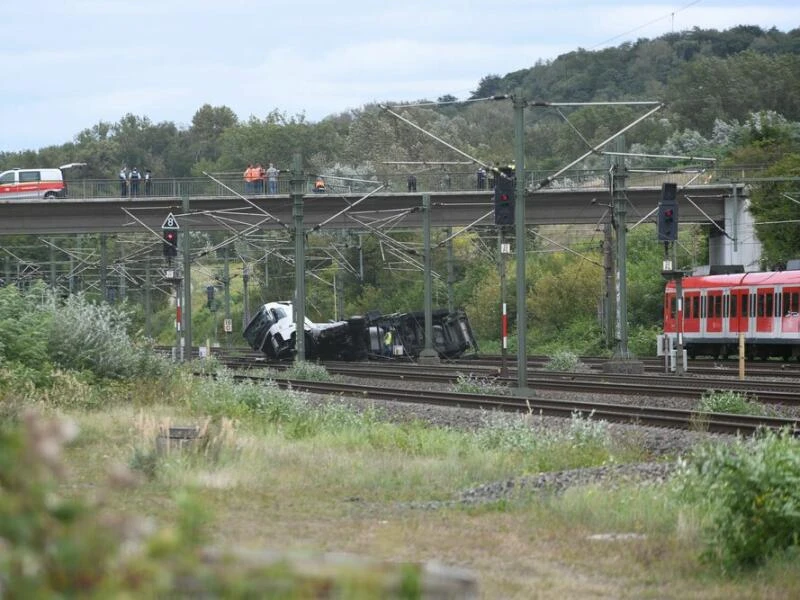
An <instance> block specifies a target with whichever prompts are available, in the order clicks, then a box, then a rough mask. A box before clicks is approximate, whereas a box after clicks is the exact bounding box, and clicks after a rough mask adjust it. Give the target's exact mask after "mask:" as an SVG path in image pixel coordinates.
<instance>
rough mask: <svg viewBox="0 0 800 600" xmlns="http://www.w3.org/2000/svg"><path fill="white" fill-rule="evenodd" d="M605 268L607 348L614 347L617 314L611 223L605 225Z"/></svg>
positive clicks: (604, 308)
mask: <svg viewBox="0 0 800 600" xmlns="http://www.w3.org/2000/svg"><path fill="white" fill-rule="evenodd" d="M603 270H604V271H605V286H604V287H605V290H604V291H605V296H604V298H605V305H604V306H603V310H604V311H605V313H604V323H605V330H606V331H605V334H606V336H605V337H606V348H613V347H614V331H615V327H614V325H615V323H614V315H615V314H616V310H617V309H616V306H615V302H614V300H615V297H616V296H615V293H614V243H613V239H612V228H611V223H606V224H605V226H604V227H603Z"/></svg>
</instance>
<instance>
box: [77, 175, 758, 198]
mask: <svg viewBox="0 0 800 600" xmlns="http://www.w3.org/2000/svg"><path fill="white" fill-rule="evenodd" d="M762 172H763V169H761V168H747V167H745V168H741V167H738V168H726V169H710V170H708V171H706V172H704V173H702V174H700V175H699V177H698V176H697V175H698V174H697V172H687V171H683V172H675V173H655V172H639V171H635V170H631V171H629V172H628V176H627V186H628V187H659V186H661V184H662V183H665V182H668V183H678V184H679V185H680V184H686V183H689V182H690V181H691V183H692V184H693V185H702V184H713V183H716V184H719V183H728V182H733V181H741V180H742V179H744V178H746V177H757V176H758V175H760V174H761V173H762ZM551 174H552V171H531V172H528V173H527V174H526V175H527V180H528V181H527V183H528V189H533V188H534V187H537V186H538V184H539V182H541V181H543V180H544V179H546V178H547V177H548V176H550V175H551ZM213 175H214V178H215V179H217V180H218V181H220V182H221V183H222V184H224V185H221V184H220V183H217V182H215V181H213V180H212V179H209V178H208V177H182V178H161V177H157V178H154V179H153V180H152V182H151V184H150V186H149V188H146V187H145V183H144V181H140V182H139V186H138V193H137V194H135V195H132V194H131V193H130V186H129V187H128V192H127V193H126V194H122V190H121V185H120V180H119V179H71V178H70V179H68V193H69V197H70V198H73V199H82V198H85V199H93V198H109V199H110V198H127V199H136V198H147V197H154V198H159V197H161V198H163V197H174V198H180V197H183V196H188V197H215V198H227V197H229V198H235V197H236V195H237V194H241V195H243V196H247V197H252V196H264V195H265V194H264V193H263V192H261V193H256V194H253V193H251V192H249V191H247V190H246V188H245V182H244V179H243V178H242V177H241V175H238V174H237V175H231V174H213ZM407 177H408V176H407V174H403V173H399V174H398V173H380V174H377V175H374V176H373V177H372V178H371V180H364V179H351V178H347V177H345V176H338V175H328V176H325V180H326V184H327V188H328V190H327V192H326V193H329V194H366V193H368V192H370V191H372V190H374V189H375V188H376V187H377V186H379V185H382V184H384V185H386V188H387V189H388V190H389V191H392V192H395V193H397V192H408V191H415V192H416V193H423V192H467V191H477V190H481V189H483V190H486V191H487V192H488V191H490V190H491V189H492V187H493V185H494V179H493V177H492V176H491V174H490V175H489V176H487V178H486V181H485V184H484V186H483V188H479V186H478V179H477V176H476V173H475V172H443V171H438V170H437V171H428V172H422V173H418V174H416V177H417V181H416V189H415V190H409V186H408V182H407ZM607 181H608V171H607V170H605V169H585V170H572V171H567V172H565V173H563V174H562V175H560V176H559V177H558V178H556V179H554V180H553V181H551V182H550V183H549V184H548V185H547V189H560V190H580V189H608V183H607ZM313 182H314V181H313V178H311V177H308V178H306V181H305V182H304V186H305V190H306V193H309V194H310V193H312V191H313ZM230 190H234V191H233V192H232V191H230ZM234 192H235V193H234ZM290 192H291V176H290V175H289V174H284V175H281V176H280V177H279V179H278V195H288V194H289V193H290Z"/></svg>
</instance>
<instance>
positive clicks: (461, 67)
mask: <svg viewBox="0 0 800 600" xmlns="http://www.w3.org/2000/svg"><path fill="white" fill-rule="evenodd" d="M742 24H744V25H759V26H761V27H763V28H765V29H768V28H771V27H777V28H778V29H779V30H781V31H789V30H791V29H794V28H797V27H800V2H798V1H797V0H774V1H772V0H761V1H759V0H750V1H746V0H699V1H698V0H695V1H694V2H692V1H690V0H685V1H682V2H681V1H679V0H675V1H674V2H668V1H667V2H646V1H635V0H614V1H612V0H599V1H594V0H593V1H590V2H573V1H566V2H563V1H557V0H547V1H539V0H507V1H505V2H474V1H472V0H400V1H394V2H392V1H387V0H339V1H338V2H334V1H330V0H324V1H323V0H294V1H289V2H276V1H273V0H262V1H258V0H213V1H211V0H191V1H190V0H138V1H137V2H127V1H126V2H122V1H118V0H4V2H3V4H2V21H1V25H0V32H2V35H0V64H2V72H3V78H2V79H3V86H2V87H3V91H2V93H0V122H1V123H2V130H1V131H2V136H0V151H19V150H25V149H38V148H41V147H44V146H48V145H54V144H62V143H65V142H68V141H71V140H72V139H73V138H74V136H75V135H76V134H77V133H79V132H80V131H81V130H83V129H86V128H89V127H92V126H93V125H95V124H97V123H98V122H99V121H106V122H116V121H118V120H119V119H120V118H121V117H123V116H124V115H125V114H127V113H132V114H134V115H137V116H142V117H145V116H146V117H149V118H150V119H151V120H152V121H153V122H160V121H172V122H174V123H176V124H177V125H179V126H188V125H189V124H190V123H191V119H192V116H193V115H194V113H195V112H196V111H197V109H198V108H200V106H202V105H203V104H206V103H209V104H211V105H213V106H220V105H225V106H228V107H230V108H231V109H232V110H233V111H234V112H235V113H236V114H237V115H238V116H239V118H240V119H247V118H248V117H250V116H251V115H254V116H256V117H259V118H264V117H265V116H266V115H267V114H268V113H269V112H271V111H272V110H275V109H277V110H278V111H280V112H283V113H286V114H287V115H289V116H292V115H298V114H301V113H302V114H305V116H306V118H307V119H309V120H311V121H318V120H320V119H322V118H324V117H325V116H328V115H331V114H336V113H340V112H343V111H346V110H349V109H353V108H358V107H360V106H363V105H364V104H365V103H369V102H376V101H380V102H384V101H413V100H418V99H422V98H426V99H431V100H435V99H436V98H438V97H440V96H443V95H445V94H451V95H453V96H455V97H457V98H461V99H463V98H466V97H468V96H469V95H470V93H471V92H472V91H473V90H475V89H477V86H478V83H479V82H480V80H481V78H483V77H485V76H486V75H492V74H495V75H501V76H502V75H505V74H506V73H509V72H511V71H515V70H518V69H523V68H527V67H531V66H533V65H534V64H535V63H536V61H537V60H550V59H553V58H555V57H557V56H558V55H559V54H563V53H565V52H569V51H572V50H575V49H577V48H579V47H580V48H584V49H587V50H596V49H600V48H603V47H607V46H617V45H619V44H622V43H623V42H625V41H630V40H635V39H637V38H650V39H652V38H655V37H658V36H660V35H663V34H664V33H668V32H670V31H682V30H686V29H691V28H693V27H701V28H714V29H718V30H722V29H727V28H730V27H733V26H736V25H742ZM26 166H30V165H26Z"/></svg>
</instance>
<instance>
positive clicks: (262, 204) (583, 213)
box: [0, 171, 752, 264]
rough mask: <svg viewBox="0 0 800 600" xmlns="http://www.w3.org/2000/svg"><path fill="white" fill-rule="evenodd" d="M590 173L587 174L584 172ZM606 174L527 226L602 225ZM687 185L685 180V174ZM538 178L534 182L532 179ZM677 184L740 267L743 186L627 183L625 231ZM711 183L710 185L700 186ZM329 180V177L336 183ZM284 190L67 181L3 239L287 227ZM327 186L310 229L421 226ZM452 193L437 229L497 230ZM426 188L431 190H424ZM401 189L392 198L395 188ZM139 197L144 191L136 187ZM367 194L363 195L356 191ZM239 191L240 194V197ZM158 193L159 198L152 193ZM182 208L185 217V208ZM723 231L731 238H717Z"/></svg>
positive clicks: (535, 204) (15, 207)
mask: <svg viewBox="0 0 800 600" xmlns="http://www.w3.org/2000/svg"><path fill="white" fill-rule="evenodd" d="M587 173H589V174H587ZM602 174H603V172H587V171H581V172H580V176H577V175H574V174H573V175H572V176H571V177H565V178H564V179H562V180H556V181H554V182H553V183H552V184H551V185H550V186H548V187H546V188H542V189H540V190H538V191H536V192H528V193H527V194H526V197H525V221H526V223H527V224H528V225H530V226H538V225H556V224H600V223H603V222H606V221H607V220H608V219H609V218H610V203H611V194H610V192H609V189H608V187H607V186H605V185H603V181H602V179H601V178H600V175H602ZM683 177H684V179H688V178H686V176H683ZM534 179H535V174H531V180H534ZM676 179H677V182H678V183H679V188H678V189H679V192H678V201H679V204H680V222H681V224H689V223H699V224H710V223H711V222H714V223H717V224H718V225H719V229H718V228H716V227H714V228H712V237H711V252H712V261H713V262H718V263H719V264H729V263H737V262H741V263H742V264H746V263H747V262H749V261H748V260H743V259H741V257H740V256H739V253H740V252H741V248H737V246H736V244H735V243H734V240H738V239H741V238H742V235H743V234H745V233H746V230H747V228H748V227H749V228H750V230H751V229H752V226H751V225H748V224H747V219H748V217H749V215H748V213H747V212H746V210H745V204H746V189H745V187H744V185H743V184H741V183H735V182H734V183H731V182H727V181H720V180H718V179H717V181H706V182H705V183H694V182H692V180H691V179H689V181H688V182H687V183H688V184H686V185H683V187H681V181H680V178H676V177H675V176H672V177H670V176H669V175H667V176H665V175H663V174H662V175H659V176H658V177H657V178H650V179H648V180H642V179H641V178H639V179H633V178H631V181H629V183H632V184H634V185H631V186H630V187H628V188H627V189H626V192H625V195H626V197H627V199H628V207H627V214H626V218H627V221H628V223H629V224H631V223H637V222H640V221H643V222H651V223H652V222H654V214H653V211H654V210H655V209H656V207H657V206H658V202H659V199H660V195H661V183H662V182H663V181H673V182H675V181H676ZM706 179H710V178H706ZM332 180H335V178H332ZM289 184H290V182H289V181H288V180H286V179H284V180H282V181H281V186H280V187H279V190H278V191H279V193H278V194H275V195H266V194H263V193H255V194H253V193H248V194H246V195H245V194H243V193H240V192H239V191H238V190H237V189H236V187H235V186H238V187H241V182H240V178H239V177H238V176H237V177H236V179H235V180H234V179H233V178H229V179H228V181H227V182H226V181H224V180H215V181H210V180H209V179H207V178H196V179H172V180H154V182H153V185H152V187H151V188H150V192H151V194H152V195H146V196H145V195H140V196H137V197H128V196H126V197H119V185H118V183H117V182H115V181H114V180H106V181H91V182H86V181H82V182H72V183H71V184H70V188H69V197H68V198H65V199H43V198H42V199H39V198H33V199H19V200H14V199H8V200H3V199H0V236H3V235H19V234H38V235H54V234H69V233H119V232H135V231H141V232H145V231H146V230H147V229H150V230H153V231H160V228H161V224H162V223H163V222H164V219H165V218H166V216H167V215H168V214H169V213H172V214H173V215H175V216H176V218H177V219H178V221H179V223H180V225H181V228H182V229H189V230H204V231H208V230H228V231H244V230H252V231H257V230H269V229H277V228H283V227H290V226H292V209H293V202H292V199H291V196H290V195H289V193H288V191H289ZM360 185H361V189H360V190H358V189H353V187H352V186H341V185H331V186H329V188H328V189H329V191H328V192H326V193H322V194H315V193H309V194H305V195H304V196H303V213H304V223H305V225H306V227H307V228H308V229H312V228H315V227H317V226H320V225H321V224H324V226H325V228H330V229H352V230H366V229H370V228H379V229H384V228H386V227H391V228H393V229H397V228H405V229H413V228H419V227H421V226H422V210H421V209H422V197H423V193H425V192H423V191H422V190H421V189H420V188H419V187H418V191H416V192H408V191H405V190H404V189H403V186H404V185H405V182H403V181H395V182H383V187H381V188H380V189H378V191H373V190H375V189H376V188H377V187H378V186H380V185H381V183H379V182H365V183H361V184H360ZM448 186H449V189H436V190H430V191H429V192H428V193H429V194H430V196H431V204H432V209H431V224H432V226H433V227H447V226H455V227H459V226H462V227H463V226H466V225H470V224H473V223H475V224H479V225H493V224H494V217H493V192H492V191H491V189H483V190H482V189H474V188H475V184H474V182H471V176H470V179H469V180H467V179H464V178H458V177H452V178H450V179H449V180H448ZM427 187H431V188H433V187H436V186H435V185H432V184H431V185H429V186H427ZM398 188H399V189H403V191H396V190H397V189H398ZM141 189H142V191H143V188H141ZM362 190H363V191H362ZM242 191H244V190H242ZM156 194H158V195H156ZM186 205H188V207H189V209H188V211H186V210H184V206H186ZM722 230H724V231H725V233H726V234H727V235H724V234H722V233H721V231H722Z"/></svg>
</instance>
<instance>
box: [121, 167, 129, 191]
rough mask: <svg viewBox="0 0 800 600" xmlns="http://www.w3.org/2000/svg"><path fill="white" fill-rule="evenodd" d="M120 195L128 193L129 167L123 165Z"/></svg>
mask: <svg viewBox="0 0 800 600" xmlns="http://www.w3.org/2000/svg"><path fill="white" fill-rule="evenodd" d="M119 195H120V197H122V198H124V197H126V196H127V195H128V168H127V167H122V168H121V169H120V170H119Z"/></svg>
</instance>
